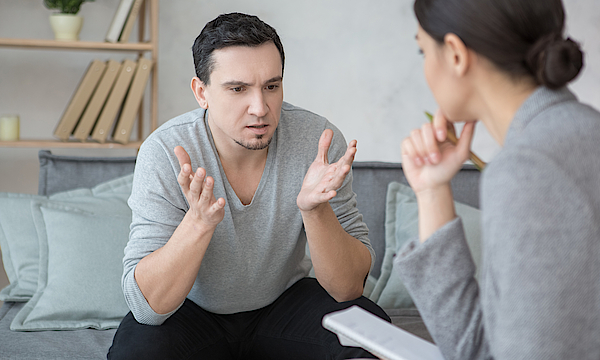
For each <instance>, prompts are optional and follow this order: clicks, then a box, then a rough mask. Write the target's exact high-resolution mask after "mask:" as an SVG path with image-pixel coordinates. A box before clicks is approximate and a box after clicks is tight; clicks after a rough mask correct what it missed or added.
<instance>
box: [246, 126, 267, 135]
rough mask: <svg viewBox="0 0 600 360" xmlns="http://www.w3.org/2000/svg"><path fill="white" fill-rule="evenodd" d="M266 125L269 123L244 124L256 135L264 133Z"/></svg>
mask: <svg viewBox="0 0 600 360" xmlns="http://www.w3.org/2000/svg"><path fill="white" fill-rule="evenodd" d="M268 127H269V125H266V124H261V125H250V126H246V128H248V129H249V130H250V131H252V132H253V133H255V134H257V135H262V134H266V133H267V129H268Z"/></svg>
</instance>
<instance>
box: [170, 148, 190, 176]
mask: <svg viewBox="0 0 600 360" xmlns="http://www.w3.org/2000/svg"><path fill="white" fill-rule="evenodd" d="M174 151H175V156H177V160H179V168H180V169H181V170H184V165H185V164H189V165H190V167H189V168H188V169H185V171H186V172H191V170H192V160H191V159H190V156H189V155H188V153H187V152H186V151H185V149H184V148H183V147H181V146H176V147H175V150H174Z"/></svg>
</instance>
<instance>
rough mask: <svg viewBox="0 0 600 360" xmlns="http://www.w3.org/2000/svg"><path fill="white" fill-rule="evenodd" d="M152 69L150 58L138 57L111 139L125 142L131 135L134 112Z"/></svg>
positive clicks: (136, 109) (142, 95)
mask: <svg viewBox="0 0 600 360" xmlns="http://www.w3.org/2000/svg"><path fill="white" fill-rule="evenodd" d="M151 69H152V60H150V59H146V58H140V59H139V60H138V64H137V69H136V71H135V76H134V78H133V81H132V82H131V88H130V89H129V93H128V94H127V98H126V99H125V104H124V105H123V110H122V111H121V115H120V116H119V121H118V122H117V125H116V126H115V131H114V134H113V140H114V141H116V142H119V143H121V144H127V143H128V142H129V138H130V137H131V129H132V128H133V124H134V122H135V117H136V114H137V113H138V110H139V108H140V103H141V100H142V98H143V97H144V91H145V89H146V83H147V82H148V77H149V76H150V70H151Z"/></svg>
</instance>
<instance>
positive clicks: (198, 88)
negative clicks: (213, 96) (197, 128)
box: [191, 76, 208, 109]
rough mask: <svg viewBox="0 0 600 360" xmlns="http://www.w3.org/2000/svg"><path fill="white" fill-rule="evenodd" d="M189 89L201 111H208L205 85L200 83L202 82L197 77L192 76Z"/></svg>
mask: <svg viewBox="0 0 600 360" xmlns="http://www.w3.org/2000/svg"><path fill="white" fill-rule="evenodd" d="M191 87H192V92H193V93H194V97H195V98H196V101H197V102H198V105H200V107H201V108H203V109H208V100H206V85H205V84H204V82H202V80H200V78H198V77H197V76H194V77H193V78H192V84H191Z"/></svg>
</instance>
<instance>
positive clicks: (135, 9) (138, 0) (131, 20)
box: [119, 0, 144, 43]
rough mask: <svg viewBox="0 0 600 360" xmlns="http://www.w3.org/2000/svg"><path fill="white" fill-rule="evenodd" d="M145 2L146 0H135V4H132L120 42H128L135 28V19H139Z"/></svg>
mask: <svg viewBox="0 0 600 360" xmlns="http://www.w3.org/2000/svg"><path fill="white" fill-rule="evenodd" d="M143 4H144V0H134V2H133V5H131V10H130V11H129V15H128V16H127V20H126V21H125V25H124V26H123V31H122V32H121V36H120V37H119V42H121V43H126V42H128V41H129V37H130V36H131V31H132V30H133V25H134V24H135V20H136V19H137V17H138V14H139V13H140V9H141V7H142V5H143Z"/></svg>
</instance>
